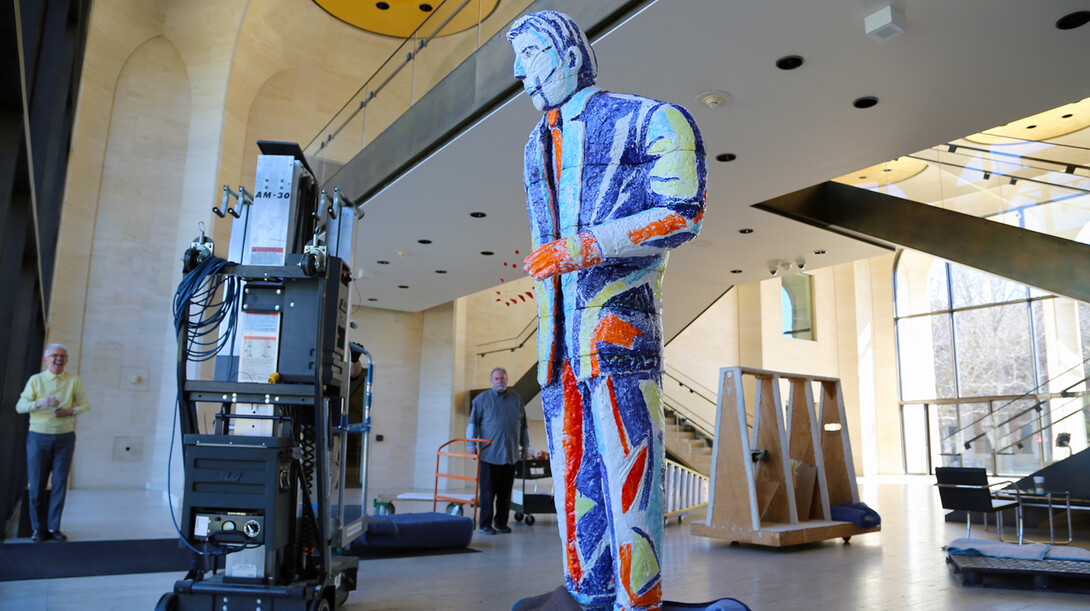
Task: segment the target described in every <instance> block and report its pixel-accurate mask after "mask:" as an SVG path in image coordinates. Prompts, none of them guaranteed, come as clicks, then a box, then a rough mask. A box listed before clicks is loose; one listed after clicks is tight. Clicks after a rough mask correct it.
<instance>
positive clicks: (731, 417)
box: [708, 368, 760, 527]
mask: <svg viewBox="0 0 1090 611" xmlns="http://www.w3.org/2000/svg"><path fill="white" fill-rule="evenodd" d="M715 430H716V435H715V442H714V446H713V449H712V451H713V456H714V460H713V462H712V473H711V480H712V488H711V494H710V499H709V502H708V520H709V521H710V522H711V523H713V524H732V525H739V526H745V527H748V526H751V525H756V524H759V523H760V516H759V514H758V511H757V491H756V488H755V487H754V481H753V472H752V469H753V467H752V464H751V463H750V460H749V438H748V432H747V422H746V416H745V395H744V394H743V392H742V376H741V373H740V372H738V371H737V369H736V368H725V369H723V370H722V371H721V374H720V382H719V402H718V406H717V408H716V423H715Z"/></svg>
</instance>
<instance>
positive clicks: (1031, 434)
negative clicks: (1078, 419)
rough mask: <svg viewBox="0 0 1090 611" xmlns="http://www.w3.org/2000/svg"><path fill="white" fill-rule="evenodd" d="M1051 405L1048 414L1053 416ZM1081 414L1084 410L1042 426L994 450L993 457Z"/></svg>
mask: <svg viewBox="0 0 1090 611" xmlns="http://www.w3.org/2000/svg"><path fill="white" fill-rule="evenodd" d="M1075 399H1078V397H1076V398H1075ZM1072 402H1074V399H1073V400H1072V401H1068V402H1067V403H1072ZM1049 403H1050V405H1049V408H1048V414H1049V415H1052V412H1053V409H1052V405H1051V402H1049ZM1080 413H1082V410H1076V411H1073V412H1071V413H1070V414H1067V415H1066V416H1062V417H1060V418H1058V419H1056V420H1051V421H1050V422H1049V424H1048V426H1042V427H1040V428H1038V429H1036V430H1035V431H1033V432H1032V433H1029V434H1027V435H1023V436H1022V437H1019V438H1018V439H1016V440H1014V441H1013V442H1011V443H1009V444H1007V445H1005V446H1003V447H1002V448H999V449H998V450H992V455H996V454H1001V453H1002V452H1003V451H1004V450H1009V449H1011V448H1013V447H1015V446H1017V445H1018V444H1020V443H1022V442H1023V441H1025V440H1027V439H1029V438H1031V437H1034V436H1036V435H1037V434H1039V433H1040V432H1041V431H1043V430H1044V429H1046V428H1052V427H1053V426H1055V425H1056V423H1058V422H1063V421H1064V420H1067V419H1068V418H1070V417H1071V416H1074V415H1075V414H1080ZM1042 415H1043V414H1042Z"/></svg>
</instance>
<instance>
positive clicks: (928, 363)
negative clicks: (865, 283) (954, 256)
mask: <svg viewBox="0 0 1090 611" xmlns="http://www.w3.org/2000/svg"><path fill="white" fill-rule="evenodd" d="M894 283H895V286H894V290H895V308H896V319H895V320H896V323H895V324H896V330H897V351H898V367H899V374H900V375H899V382H900V394H901V402H902V434H903V441H904V443H905V446H904V447H905V468H906V470H907V471H909V472H913V473H922V472H927V471H928V467H929V466H930V467H934V466H941V465H961V466H983V467H987V468H988V469H989V470H992V469H994V470H995V471H994V472H996V473H1002V474H1012V475H1013V474H1024V473H1030V472H1033V471H1035V470H1037V469H1039V468H1040V467H1041V466H1042V465H1043V464H1044V463H1045V462H1047V461H1051V460H1053V451H1054V450H1055V447H1054V441H1055V438H1056V435H1057V434H1058V433H1060V432H1067V433H1069V435H1071V437H1072V438H1073V439H1075V443H1072V444H1071V445H1072V446H1077V447H1079V448H1083V447H1086V437H1087V422H1086V418H1085V417H1084V416H1083V407H1084V400H1083V399H1082V398H1081V397H1073V396H1065V395H1070V393H1071V391H1072V390H1085V389H1086V388H1087V384H1086V378H1087V375H1088V374H1090V365H1088V364H1087V363H1086V362H1084V361H1086V359H1087V357H1090V306H1087V304H1083V303H1078V302H1074V301H1072V300H1069V299H1065V298H1061V297H1056V296H1054V295H1049V294H1047V293H1044V292H1042V291H1039V290H1037V289H1034V288H1031V287H1028V286H1026V285H1023V284H1018V283H1016V282H1011V281H1009V280H1006V279H1003V278H1000V277H997V276H993V275H991V274H987V273H984V272H981V271H978V270H975V269H971V268H968V267H964V266H961V265H957V264H953V263H948V262H946V261H943V260H940V259H936V258H934V257H932V256H930V255H926V254H923V253H918V252H911V251H905V252H902V253H901V256H900V257H899V259H898V262H897V268H896V270H895V273H894ZM921 442H922V443H921ZM1063 457H1066V453H1064V454H1063V455H1060V456H1057V457H1056V458H1063Z"/></svg>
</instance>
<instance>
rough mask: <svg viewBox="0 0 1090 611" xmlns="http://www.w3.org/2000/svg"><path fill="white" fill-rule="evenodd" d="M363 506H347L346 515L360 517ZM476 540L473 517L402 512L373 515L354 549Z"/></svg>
mask: <svg viewBox="0 0 1090 611" xmlns="http://www.w3.org/2000/svg"><path fill="white" fill-rule="evenodd" d="M359 513H360V511H359V506H358V505H355V506H346V507H345V518H346V519H348V520H353V519H355V518H356V517H357V516H359ZM471 539H473V519H472V518H469V517H466V516H452V515H448V514H445V513H437V512H427V513H398V514H393V515H386V516H370V522H368V524H367V530H366V532H364V533H363V534H361V535H360V536H359V538H358V539H356V540H355V541H354V542H353V543H352V548H356V547H368V548H376V547H381V548H400V549H445V548H453V547H466V546H468V545H469V542H470V540H471Z"/></svg>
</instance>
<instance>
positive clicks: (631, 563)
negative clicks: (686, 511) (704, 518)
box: [541, 360, 665, 609]
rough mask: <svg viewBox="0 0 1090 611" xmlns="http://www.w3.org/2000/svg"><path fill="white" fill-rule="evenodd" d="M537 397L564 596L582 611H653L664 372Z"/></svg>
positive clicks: (569, 383) (550, 390) (566, 382)
mask: <svg viewBox="0 0 1090 611" xmlns="http://www.w3.org/2000/svg"><path fill="white" fill-rule="evenodd" d="M558 377H559V379H558V380H556V381H555V382H552V383H550V384H547V385H546V386H545V388H543V389H542V394H541V397H542V402H543V404H544V410H545V427H546V430H547V432H548V437H549V453H550V456H551V461H552V471H553V489H554V498H555V502H556V512H557V516H558V518H557V521H558V522H559V525H560V537H561V540H562V541H563V544H564V575H565V582H566V586H567V588H568V591H569V592H571V594H572V596H573V597H574V598H575V599H576V600H577V601H579V603H580V604H581V605H583V606H584V608H587V609H658V608H659V607H660V604H661V600H662V585H661V575H660V569H659V562H660V560H661V552H662V531H663V520H664V518H663V509H664V506H663V494H664V491H663V478H664V469H665V466H664V465H665V462H664V461H665V450H664V448H663V438H662V429H663V413H662V374H661V373H631V374H624V375H619V374H613V375H604V376H599V377H593V378H590V379H588V380H582V381H579V380H576V378H575V376H574V374H573V373H572V368H571V366H570V364H569V363H568V361H567V360H565V361H564V362H563V367H562V371H561V375H560V376H558Z"/></svg>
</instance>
